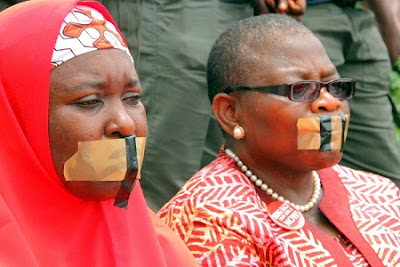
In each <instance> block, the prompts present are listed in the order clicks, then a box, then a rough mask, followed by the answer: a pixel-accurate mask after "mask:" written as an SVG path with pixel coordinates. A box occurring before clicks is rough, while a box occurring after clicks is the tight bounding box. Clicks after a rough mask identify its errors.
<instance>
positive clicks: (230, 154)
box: [225, 148, 321, 212]
mask: <svg viewBox="0 0 400 267" xmlns="http://www.w3.org/2000/svg"><path fill="white" fill-rule="evenodd" d="M225 154H226V155H227V156H228V157H230V158H231V159H233V160H234V161H235V162H236V164H237V165H238V166H239V167H240V170H241V171H242V172H243V173H244V174H245V175H246V176H247V177H248V178H249V179H250V181H252V182H253V183H254V184H255V185H256V186H258V187H260V188H261V190H263V191H265V192H266V193H267V194H268V195H270V196H271V197H272V198H273V199H275V200H278V201H282V202H286V203H289V204H291V205H292V206H294V207H295V208H296V209H297V210H299V211H300V212H306V211H309V210H310V209H311V208H312V207H314V205H315V204H316V203H317V200H318V198H319V195H320V193H321V180H320V179H319V175H318V173H317V172H316V171H313V179H314V189H313V193H312V195H311V198H310V200H309V201H308V202H307V203H306V204H304V205H298V204H295V203H293V202H291V201H289V200H287V199H285V198H284V197H283V196H280V195H278V193H276V192H274V190H273V189H272V188H271V187H269V186H268V185H267V184H266V183H264V182H263V181H262V180H261V179H259V178H258V177H257V176H256V175H255V174H253V172H252V171H251V170H249V168H248V167H247V166H246V165H244V163H243V162H242V161H241V160H240V159H239V157H238V156H236V154H235V153H233V151H232V150H230V149H229V148H225Z"/></svg>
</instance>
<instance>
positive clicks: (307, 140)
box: [297, 115, 350, 150]
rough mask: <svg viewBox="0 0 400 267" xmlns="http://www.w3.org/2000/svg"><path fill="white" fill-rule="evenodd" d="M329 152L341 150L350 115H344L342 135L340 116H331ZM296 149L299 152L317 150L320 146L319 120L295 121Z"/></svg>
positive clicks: (317, 118) (304, 119) (301, 119)
mask: <svg viewBox="0 0 400 267" xmlns="http://www.w3.org/2000/svg"><path fill="white" fill-rule="evenodd" d="M330 118H331V131H330V133H329V134H330V139H331V140H330V150H341V149H342V147H343V143H344V141H345V140H346V138H347V131H348V128H349V121H350V115H345V121H344V123H345V125H344V133H343V120H342V118H341V116H339V115H335V116H331V117H330ZM297 133H298V136H297V148H298V149H299V150H319V149H320V146H321V133H320V118H319V117H310V118H300V119H298V121H297Z"/></svg>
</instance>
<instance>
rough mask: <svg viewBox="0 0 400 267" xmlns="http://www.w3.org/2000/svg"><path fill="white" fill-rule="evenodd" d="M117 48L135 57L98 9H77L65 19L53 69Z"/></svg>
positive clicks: (55, 48) (54, 56)
mask: <svg viewBox="0 0 400 267" xmlns="http://www.w3.org/2000/svg"><path fill="white" fill-rule="evenodd" d="M109 48H117V49H120V50H122V51H124V52H125V53H126V54H128V55H129V57H130V58H131V60H132V62H133V59H132V56H131V54H130V52H129V49H128V48H127V47H126V45H125V44H124V41H123V39H122V37H121V35H120V34H119V33H118V31H117V29H116V28H115V26H114V25H113V24H112V23H111V22H109V21H107V20H106V19H105V18H104V17H103V15H102V14H101V13H100V12H98V11H97V10H95V9H93V8H90V7H86V6H76V7H75V8H74V9H72V11H71V12H70V13H68V15H67V16H66V17H65V19H64V22H63V23H62V25H61V29H60V32H59V34H58V38H57V42H56V45H55V47H54V52H53V56H52V59H51V65H52V66H51V68H52V69H53V68H55V67H57V66H59V65H60V64H62V63H64V62H65V61H67V60H69V59H71V58H74V57H76V56H79V55H82V54H84V53H89V52H92V51H96V50H100V49H109Z"/></svg>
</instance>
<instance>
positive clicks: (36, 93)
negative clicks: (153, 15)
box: [0, 0, 194, 266]
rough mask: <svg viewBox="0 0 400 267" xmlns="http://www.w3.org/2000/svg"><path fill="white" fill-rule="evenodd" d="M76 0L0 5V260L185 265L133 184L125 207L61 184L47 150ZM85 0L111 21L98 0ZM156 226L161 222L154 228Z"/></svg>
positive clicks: (188, 262)
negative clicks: (62, 34)
mask: <svg viewBox="0 0 400 267" xmlns="http://www.w3.org/2000/svg"><path fill="white" fill-rule="evenodd" d="M77 2H78V0H56V1H55V0H33V1H28V2H24V3H22V4H17V5H15V6H12V7H10V8H8V9H7V10H5V11H3V12H1V13H0V36H1V42H0V129H1V130H0V133H1V134H0V194H1V195H0V244H1V245H0V250H1V251H0V265H3V264H7V265H10V264H11V265H14V266H21V265H24V266H27V265H29V266H34V265H40V266H167V265H169V266H192V265H193V264H194V260H193V258H192V257H191V255H190V254H189V251H188V250H187V248H186V247H185V246H184V245H183V243H182V242H181V241H180V240H179V239H177V237H176V236H175V234H174V233H172V232H170V231H169V229H168V228H166V226H165V225H163V224H161V223H160V222H159V221H158V220H157V218H155V217H154V214H151V212H150V211H149V209H148V208H147V205H146V203H145V201H144V197H143V194H142V191H141V188H140V185H139V184H137V186H136V188H135V189H134V191H133V192H132V194H131V196H130V199H129V208H128V209H127V210H123V209H120V208H118V207H115V206H113V203H114V200H110V201H101V202H96V201H85V200H82V199H80V198H78V197H76V196H74V195H73V194H71V193H69V191H67V190H66V189H65V188H64V186H63V184H62V182H61V181H60V180H59V178H58V177H57V175H56V173H55V170H54V167H53V163H52V158H51V153H50V145H49V136H48V105H49V82H50V61H51V57H52V53H53V49H54V45H55V42H56V38H57V35H58V32H59V29H60V26H61V23H62V21H63V19H64V17H65V16H66V15H67V13H68V12H69V11H70V10H71V9H72V8H73V7H74V6H75V5H76V4H77ZM80 4H81V5H86V6H90V7H92V8H94V9H96V10H98V11H99V12H100V13H102V14H103V16H104V17H105V18H106V19H107V20H108V21H110V22H112V23H113V24H115V22H114V20H113V19H112V18H111V16H110V15H109V13H108V12H107V10H106V9H105V8H104V7H103V6H102V5H101V4H99V3H97V2H80ZM159 229H161V230H160V231H159Z"/></svg>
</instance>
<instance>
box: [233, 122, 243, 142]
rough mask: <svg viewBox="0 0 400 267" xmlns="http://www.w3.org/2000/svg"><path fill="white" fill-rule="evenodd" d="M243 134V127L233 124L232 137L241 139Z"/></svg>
mask: <svg viewBox="0 0 400 267" xmlns="http://www.w3.org/2000/svg"><path fill="white" fill-rule="evenodd" d="M244 135H245V134H244V129H243V127H242V126H240V125H235V127H234V128H233V137H235V139H243V138H244Z"/></svg>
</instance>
